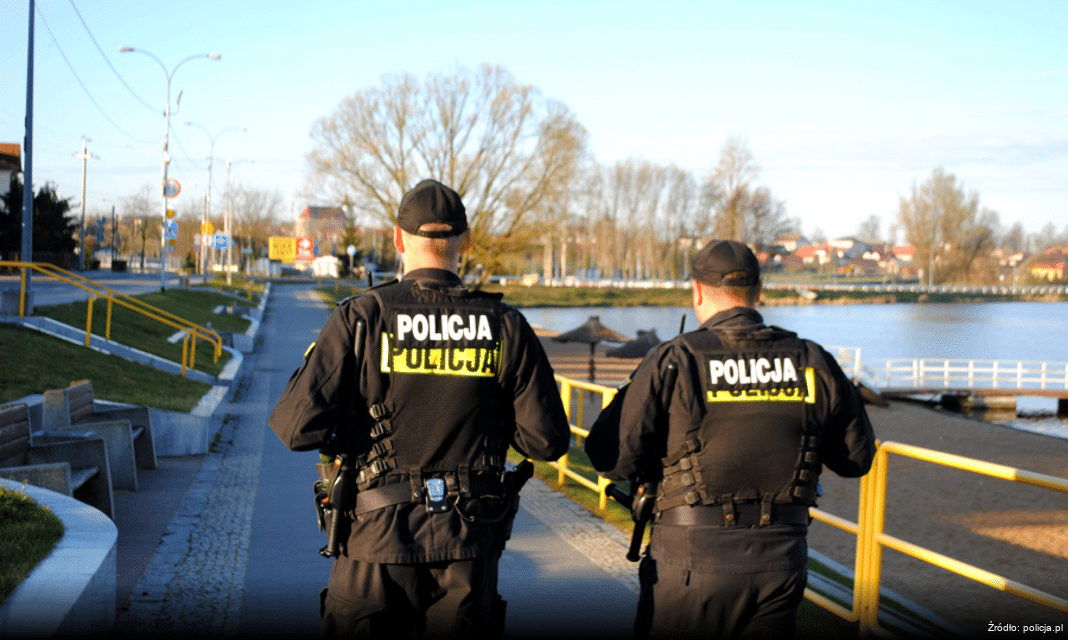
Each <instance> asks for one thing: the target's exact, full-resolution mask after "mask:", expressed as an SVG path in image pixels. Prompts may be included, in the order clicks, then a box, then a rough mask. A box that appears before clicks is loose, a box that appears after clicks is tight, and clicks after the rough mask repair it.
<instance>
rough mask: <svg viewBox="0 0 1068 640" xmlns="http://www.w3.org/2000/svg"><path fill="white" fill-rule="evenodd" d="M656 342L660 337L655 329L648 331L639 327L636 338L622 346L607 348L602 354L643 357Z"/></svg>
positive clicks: (620, 356) (612, 356)
mask: <svg viewBox="0 0 1068 640" xmlns="http://www.w3.org/2000/svg"><path fill="white" fill-rule="evenodd" d="M658 344H660V337H659V336H657V335H656V329H650V330H648V331H642V330H641V329H639V330H638V337H637V338H635V339H634V340H631V341H630V342H628V343H626V344H625V345H623V346H622V347H616V348H615V349H609V350H608V351H605V352H604V354H605V355H606V356H608V357H609V358H644V357H645V354H647V353H649V350H650V349H652V348H653V347H655V346H656V345H658Z"/></svg>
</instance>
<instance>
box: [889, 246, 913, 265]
mask: <svg viewBox="0 0 1068 640" xmlns="http://www.w3.org/2000/svg"><path fill="white" fill-rule="evenodd" d="M891 251H892V252H893V254H894V257H895V258H897V259H898V260H901V261H903V262H907V263H909V264H912V262H913V259H914V258H915V257H916V245H912V244H899V245H897V246H895V247H893V248H892V249H891Z"/></svg>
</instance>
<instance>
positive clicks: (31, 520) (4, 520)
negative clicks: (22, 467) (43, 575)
mask: <svg viewBox="0 0 1068 640" xmlns="http://www.w3.org/2000/svg"><path fill="white" fill-rule="evenodd" d="M61 537H63V523H62V522H60V521H59V518H57V517H56V516H55V514H53V513H52V512H51V511H50V510H49V509H48V508H47V507H42V506H39V505H38V504H37V503H36V502H35V501H34V500H33V498H31V497H29V496H27V495H26V494H24V493H22V492H21V491H13V490H10V489H7V488H6V487H0V603H3V602H4V600H6V599H7V597H8V596H9V595H11V592H12V591H14V590H15V587H16V586H18V584H19V582H21V581H22V579H23V578H25V577H26V576H27V575H29V573H30V572H31V571H33V568H34V567H36V566H37V564H38V563H39V562H40V561H41V560H43V559H44V558H46V557H47V556H48V554H49V553H51V552H52V547H54V546H55V544H56V542H58V541H59V539H60V538H61Z"/></svg>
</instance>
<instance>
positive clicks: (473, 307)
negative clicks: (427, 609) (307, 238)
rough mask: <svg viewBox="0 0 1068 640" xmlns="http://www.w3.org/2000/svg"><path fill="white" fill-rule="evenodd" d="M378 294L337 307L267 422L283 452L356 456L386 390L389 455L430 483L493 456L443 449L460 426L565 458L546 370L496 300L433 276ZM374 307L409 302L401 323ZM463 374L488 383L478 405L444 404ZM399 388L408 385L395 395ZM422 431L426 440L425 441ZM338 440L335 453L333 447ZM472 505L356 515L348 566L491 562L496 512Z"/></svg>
mask: <svg viewBox="0 0 1068 640" xmlns="http://www.w3.org/2000/svg"><path fill="white" fill-rule="evenodd" d="M396 287H400V288H402V289H400V290H397V289H395V288H396ZM376 290H378V291H379V292H380V295H379V296H375V295H368V294H364V295H360V296H356V297H354V298H350V299H348V300H345V301H342V302H341V303H340V304H339V305H338V307H337V308H336V309H335V310H334V312H333V313H332V314H331V316H330V317H329V319H328V320H327V322H326V324H325V325H324V327H323V329H322V331H321V332H320V334H319V337H318V340H317V341H316V342H315V344H314V345H313V347H312V348H311V349H310V352H309V353H308V354H307V355H306V359H305V362H304V364H303V365H302V366H301V367H300V368H299V369H297V371H296V372H295V373H294V374H293V376H292V378H290V380H289V383H288V385H287V386H286V389H285V390H284V391H283V393H282V396H281V398H280V399H279V401H278V404H277V405H276V406H275V408H274V411H273V412H272V413H271V416H270V419H269V424H270V426H271V429H273V430H274V432H275V433H276V434H277V435H278V437H279V438H280V439H281V440H282V442H283V443H284V444H285V445H286V446H287V447H288V448H290V449H292V450H295V451H307V450H313V449H320V448H323V447H326V446H327V445H328V444H330V445H332V446H336V443H337V442H340V443H341V445H340V446H341V447H343V448H346V449H347V450H349V451H350V452H353V453H360V452H359V451H352V449H353V447H357V448H358V447H360V446H364V445H365V444H366V443H367V442H368V438H367V436H366V433H367V432H368V431H369V430H371V429H373V428H374V427H375V425H376V424H377V423H376V422H375V421H374V420H373V419H372V418H371V417H370V416H369V407H371V406H373V405H375V404H377V403H382V402H383V401H385V400H389V398H391V397H392V396H389V395H388V392H389V386H390V384H391V380H392V384H394V385H397V387H398V389H405V391H404V394H405V397H404V398H395V399H394V400H395V402H387V404H388V405H390V408H391V409H393V410H394V411H397V412H398V413H399V414H400V415H395V416H393V417H392V419H393V420H394V422H395V424H394V425H393V429H394V430H395V431H397V432H403V434H404V436H403V437H401V436H400V435H397V434H395V435H397V437H396V439H395V442H394V443H393V444H395V446H396V447H397V448H398V449H400V448H404V450H403V451H396V452H390V453H389V455H392V456H397V457H402V458H404V459H407V460H409V461H411V460H415V461H420V462H419V464H425V465H426V466H427V467H429V468H428V470H427V474H428V475H430V474H431V472H432V471H433V470H434V469H441V468H442V467H441V465H442V464H443V463H442V462H441V461H443V460H452V461H455V460H458V459H459V460H464V459H465V456H467V459H470V458H472V457H474V456H476V455H477V456H481V455H483V454H488V453H492V452H486V451H475V450H474V449H476V448H478V447H482V448H485V447H484V446H483V444H484V443H483V444H479V445H478V447H476V446H474V444H473V443H472V442H471V441H467V442H462V443H457V442H452V441H451V440H450V437H451V436H452V434H453V433H459V432H460V431H462V428H461V427H462V424H471V423H478V424H480V425H487V424H488V425H491V427H490V428H491V430H492V431H493V435H494V436H496V437H498V438H499V439H500V443H499V444H500V451H503V450H504V447H506V446H507V445H511V446H513V447H514V448H515V449H516V450H518V451H519V452H520V453H522V454H523V455H525V456H527V457H530V458H534V459H537V460H555V459H556V458H558V457H560V456H561V455H562V454H563V453H564V452H566V451H567V448H568V446H569V441H570V432H569V429H568V425H567V418H566V415H565V413H564V409H563V405H562V403H561V399H560V394H559V391H558V390H557V387H556V382H555V380H554V377H553V371H552V367H551V366H550V364H549V362H548V359H547V358H546V355H545V352H544V350H543V349H542V346H541V343H540V342H539V340H538V338H537V337H536V336H535V334H534V331H533V330H532V329H531V327H530V325H529V324H527V322H526V320H525V319H524V318H523V316H522V315H521V314H520V313H519V312H518V311H516V310H515V309H514V308H512V307H509V306H508V305H505V304H503V303H501V302H500V301H499V298H494V297H491V296H490V295H489V294H481V293H477V292H471V291H468V290H467V289H465V288H463V286H462V282H461V280H460V279H459V277H458V276H457V275H456V274H454V273H452V272H450V271H446V270H440V269H418V270H413V271H411V272H409V273H407V274H405V276H404V278H403V280H401V281H399V282H394V283H388V284H386V285H380V287H376ZM385 294H390V295H388V296H387V295H385ZM380 299H392V300H398V299H400V300H404V301H406V302H407V303H408V304H406V305H405V307H406V309H407V310H406V312H405V313H404V314H403V315H404V319H402V320H400V321H398V319H397V318H398V316H399V315H401V314H399V313H398V312H397V310H396V309H394V310H388V309H382V308H381V306H380V303H379V300H380ZM476 312H477V313H476ZM359 320H363V322H364V323H366V327H367V330H366V339H365V344H364V352H363V358H362V361H361V362H356V356H355V344H354V341H355V333H356V326H357V321H359ZM399 322H403V325H402V326H401V327H400V330H398V326H397V324H398V323H399ZM399 334H406V335H399ZM465 334H466V337H467V338H470V339H471V340H475V341H476V342H477V344H479V345H480V346H478V347H470V345H471V344H474V343H473V342H471V340H468V341H467V342H466V343H465V344H467V345H468V347H470V348H467V349H466V350H465V349H461V348H459V347H456V344H454V342H455V340H454V342H450V340H452V339H459V340H460V341H463V340H464V335H465ZM413 336H414V337H413ZM400 338H405V339H409V340H414V339H419V338H421V339H423V340H428V341H430V342H428V344H430V345H431V348H429V349H420V348H419V346H418V345H414V346H413V345H412V343H410V342H409V343H405V344H408V345H409V347H405V348H400V347H398V345H400V344H401V342H400V341H399V339H400ZM435 338H436V340H434V339H435ZM384 341H385V342H389V343H390V344H383V342H384ZM453 347H456V348H453ZM428 354H429V355H428ZM464 354H467V355H466V356H465V355H464ZM472 354H473V355H472ZM465 357H466V359H465ZM465 366H466V367H467V368H468V369H467V370H469V371H472V372H473V373H474V372H477V371H483V372H485V371H488V372H489V373H490V374H491V375H490V376H489V379H490V381H489V382H481V383H479V384H482V385H489V386H479V387H477V389H478V390H479V394H480V396H479V397H465V396H464V394H457V393H451V392H450V390H451V389H452V388H454V386H455V385H461V386H455V388H459V389H470V388H471V387H470V385H471V384H472V383H471V382H470V378H466V379H461V378H460V377H449V376H450V375H452V376H461V375H464V373H465V371H464V370H462V368H463V367H465ZM457 369H461V370H457ZM391 376H392V377H391ZM398 376H406V378H405V379H404V380H403V381H401V382H403V384H399V383H398V381H399V380H400V378H399V377H398ZM482 380H483V381H485V380H486V378H482ZM450 381H452V382H450ZM465 384H466V385H469V386H462V385H465ZM450 385H452V386H450ZM487 389H488V391H487ZM398 407H403V409H399V408H398ZM465 421H466V422H465ZM401 423H402V424H401ZM483 428H485V427H483ZM423 430H425V433H431V432H432V433H433V434H434V437H433V438H430V437H426V438H423V437H422V433H424V431H423ZM335 431H336V433H337V441H334V440H332V436H333V434H334V433H335ZM424 440H425V441H431V440H432V441H434V442H437V445H436V448H434V449H433V450H431V449H430V446H429V445H426V446H424V445H422V444H421V443H422V442H423V441H424ZM360 443H363V444H360ZM458 447H459V448H462V449H464V450H461V451H457V450H456V449H457V448H458ZM471 462H473V463H474V464H475V465H476V466H477V464H478V460H471ZM499 463H503V460H500V462H499ZM450 464H451V463H450ZM404 471H405V469H403V468H402V469H396V470H393V471H391V472H390V473H386V474H384V475H382V476H381V477H380V478H377V479H376V480H374V481H373V482H372V483H371V484H372V485H382V484H389V483H391V482H392V483H396V484H400V483H409V482H410V477H409V476H408V475H404V473H402V472H404ZM492 492H493V491H491V493H492ZM497 493H499V491H498V492H497ZM357 495H359V494H357ZM479 505H480V502H479V500H471V501H468V504H466V505H465V510H466V513H461V510H460V509H450V510H449V511H448V512H445V513H429V512H428V509H427V508H426V505H425V504H423V503H420V502H414V501H413V502H410V503H404V504H395V505H390V506H387V507H385V508H381V509H378V510H375V511H372V512H370V513H366V514H363V515H361V516H360V517H358V518H357V519H356V520H355V521H354V522H353V524H352V528H351V533H350V535H349V537H348V544H347V551H346V556H347V557H348V558H349V559H350V560H356V561H362V562H375V563H400V564H418V563H426V562H436V561H441V560H463V559H469V558H473V557H476V556H480V555H485V554H489V553H496V552H497V551H498V550H499V549H500V548H501V544H502V540H501V539H500V538H501V535H502V533H501V532H500V528H501V527H499V526H497V525H496V524H495V523H494V522H493V520H494V516H495V514H497V513H499V511H500V509H499V508H498V509H497V510H496V512H495V511H493V509H490V510H489V511H488V512H487V511H485V509H483V510H482V511H480V509H481V507H480V506H479Z"/></svg>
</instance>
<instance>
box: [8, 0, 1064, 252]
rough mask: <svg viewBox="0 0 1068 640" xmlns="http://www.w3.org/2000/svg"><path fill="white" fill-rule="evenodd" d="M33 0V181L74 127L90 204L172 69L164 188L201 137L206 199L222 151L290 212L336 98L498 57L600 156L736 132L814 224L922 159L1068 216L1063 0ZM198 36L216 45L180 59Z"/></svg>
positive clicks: (696, 167)
mask: <svg viewBox="0 0 1068 640" xmlns="http://www.w3.org/2000/svg"><path fill="white" fill-rule="evenodd" d="M36 5H37V8H38V11H37V16H36V19H35V26H34V29H35V35H34V39H35V48H34V50H35V53H34V73H33V77H34V81H33V84H34V93H33V95H34V129H33V141H34V145H33V182H34V184H35V185H37V186H39V185H41V184H42V183H44V182H45V181H48V182H53V183H55V184H56V186H57V188H58V191H59V194H60V196H61V197H69V198H71V202H72V203H73V204H74V208H75V211H79V210H80V209H79V208H80V203H81V179H82V165H83V161H82V160H81V159H79V158H76V157H75V154H79V153H80V152H81V147H82V137H83V136H84V137H86V138H88V139H89V142H88V143H87V149H88V151H89V153H90V154H92V155H93V157H92V158H91V159H89V160H87V161H86V162H85V164H86V197H85V201H86V208H87V210H88V212H89V213H90V214H94V213H97V214H100V213H104V212H110V210H111V207H112V206H113V205H114V206H116V207H118V209H119V211H120V212H121V209H122V201H123V200H124V199H125V198H127V197H128V196H130V195H132V194H134V193H136V192H138V191H139V190H140V189H142V188H143V187H146V186H148V187H150V188H151V189H152V192H153V194H154V195H153V198H155V197H156V195H155V194H156V193H157V191H158V185H159V180H160V161H161V157H160V156H161V149H162V143H163V133H164V132H163V130H164V118H163V110H164V109H163V107H164V105H165V104H166V100H167V98H166V92H167V79H166V78H167V74H168V73H172V81H171V100H172V103H171V104H172V112H173V114H172V120H171V130H172V135H171V146H170V149H171V157H172V161H171V164H170V168H169V176H170V177H171V178H174V179H177V180H178V181H179V182H180V183H181V185H182V192H181V194H180V195H179V196H178V197H177V198H175V199H174V202H175V203H176V205H177V206H178V207H180V208H183V209H184V208H191V207H194V206H197V204H196V203H199V202H201V199H202V197H203V194H204V192H205V191H206V188H207V185H208V181H209V180H208V162H207V158H208V156H209V153H210V150H211V138H212V137H213V136H214V139H215V143H214V157H215V161H214V163H213V166H212V178H211V183H212V185H213V186H212V189H213V191H212V200H213V203H215V204H214V206H213V209H216V210H218V204H219V203H221V202H222V193H223V190H224V189H225V186H226V161H227V159H232V160H233V164H232V168H231V176H232V179H233V184H235V185H238V186H241V187H247V188H255V189H266V190H272V191H273V190H277V191H278V192H279V193H280V194H281V196H282V198H283V203H284V214H283V216H284V217H285V218H287V219H290V218H293V217H295V215H296V214H298V213H299V212H300V211H301V210H302V209H303V208H304V207H306V206H308V205H309V204H330V203H329V202H323V201H321V200H320V198H318V197H317V194H315V193H307V188H306V185H307V173H308V169H307V163H306V160H305V156H306V155H307V153H308V152H309V151H310V150H311V149H312V148H313V141H312V139H311V137H310V133H311V130H312V126H313V124H314V123H315V122H316V121H317V120H319V119H320V118H324V117H327V116H329V115H330V114H332V113H333V112H334V111H335V110H336V109H337V107H338V105H339V103H340V102H341V101H342V100H343V99H344V98H345V97H347V96H349V95H352V94H353V93H355V92H356V91H358V90H361V89H367V88H372V87H377V86H381V84H382V81H383V78H385V77H388V76H392V75H397V74H403V73H411V74H414V75H415V76H416V77H418V78H425V77H426V76H427V75H428V74H433V73H443V72H449V71H451V70H454V69H456V68H457V67H469V68H473V67H476V66H478V65H481V64H483V63H490V64H496V65H501V66H502V67H504V68H505V69H507V70H508V71H510V72H511V73H512V74H513V75H514V76H515V78H516V79H517V80H518V81H519V82H522V83H524V84H530V85H533V86H535V87H537V88H538V89H539V90H540V91H541V92H542V94H543V95H544V96H546V97H548V98H551V99H554V100H557V101H560V102H562V103H564V104H565V105H567V106H568V107H569V108H570V109H571V111H572V112H573V113H574V115H575V116H576V118H577V120H578V121H579V122H580V123H581V124H582V125H583V126H584V127H585V128H586V129H587V130H588V132H589V150H590V152H591V154H592V156H593V157H594V159H596V160H597V161H598V162H600V163H601V164H605V165H610V164H612V163H615V162H617V161H621V160H626V159H639V160H649V161H652V162H655V163H658V164H663V165H669V164H673V165H676V166H678V167H681V168H683V169H687V170H690V171H692V172H694V175H695V176H696V177H697V178H698V179H699V180H700V179H703V178H704V177H705V176H707V175H708V174H709V173H710V172H711V171H712V169H713V168H714V166H715V164H716V162H717V160H718V158H719V154H720V151H721V149H722V148H723V146H724V144H725V143H726V142H727V140H728V139H731V138H737V139H741V140H742V141H744V143H745V144H746V146H747V147H748V149H749V151H750V152H751V153H752V155H753V158H754V160H755V163H756V165H757V166H758V168H759V170H760V173H759V183H760V184H762V185H765V186H767V187H768V188H769V189H770V190H771V192H772V194H773V195H774V197H775V198H776V199H778V200H781V201H783V203H784V204H785V208H786V214H787V215H788V216H789V217H791V218H798V219H800V221H801V228H802V231H803V232H804V233H806V234H808V235H813V234H817V233H822V234H824V235H826V236H828V237H836V236H846V235H854V234H855V233H856V231H857V229H858V227H859V226H860V223H861V222H862V221H864V220H865V219H867V218H869V217H870V216H873V215H874V216H878V217H879V218H880V220H881V222H882V227H881V231H882V232H883V235H884V238H885V237H886V236H888V235H889V232H890V227H891V225H892V224H894V223H895V221H896V218H897V211H898V206H899V203H900V200H901V198H902V197H907V196H908V195H909V194H910V192H911V190H912V188H913V186H914V185H915V184H918V183H922V182H924V181H925V180H927V179H928V178H929V177H930V176H931V174H932V172H933V171H934V169H936V168H938V167H941V168H943V169H944V170H945V171H947V172H949V173H952V174H954V175H955V176H956V177H957V179H958V181H959V182H960V183H961V184H962V185H963V187H964V188H965V190H967V191H969V192H972V191H974V192H976V193H977V194H978V195H979V201H980V204H981V206H983V207H985V208H989V209H992V210H994V211H996V212H997V213H998V215H999V217H1000V220H1001V224H1002V225H1003V227H1005V228H1007V227H1009V226H1011V225H1012V224H1014V223H1016V222H1020V223H1021V224H1022V225H1023V227H1024V230H1025V231H1026V232H1028V233H1037V232H1038V231H1039V230H1040V229H1041V228H1042V227H1043V226H1044V225H1046V224H1047V223H1053V224H1054V225H1055V226H1056V229H1057V230H1058V231H1061V230H1068V37H1066V36H1065V34H1066V33H1068V3H1065V2H1063V1H1062V0H1054V1H1050V2H1044V1H1029V0H1022V1H1017V2H999V3H994V2H984V1H981V0H971V1H967V2H955V1H953V2H951V1H948V0H947V1H941V2H929V1H923V2H912V1H908V0H904V1H896V2H882V1H875V0H873V1H872V2H830V1H826V2H760V1H754V2H735V3H726V2H711V1H706V2H696V1H695V2H689V1H671V0H658V1H656V2H627V1H625V0H614V1H611V2H592V1H584V0H570V1H566V2H559V1H556V0H541V1H539V2H537V3H534V2H500V1H497V2H490V1H487V2H464V1H462V0H455V1H453V2H424V1H422V0H410V1H407V2H404V3H386V2H382V3H376V2H358V1H357V2H354V1H346V2H340V1H339V2H332V1H331V2H327V1H318V0H308V2H304V3H294V2H291V1H287V2H280V1H278V0H256V1H247V0H215V1H213V2H207V1H202V0H174V1H170V2H165V3H164V2H154V1H153V2H149V1H144V0H136V1H135V0H38V1H37V2H36ZM28 26H29V2H28V0H0V142H21V141H22V140H23V136H24V115H25V112H26V75H27V37H28V31H29V29H28ZM121 46H130V47H134V48H136V49H139V50H143V51H147V52H150V53H151V54H152V55H154V56H155V57H156V58H158V59H159V60H160V61H162V66H161V64H160V62H157V61H156V60H154V59H153V58H152V57H150V56H149V55H144V54H142V53H140V52H129V53H120V52H119V47H121ZM207 53H218V54H220V56H221V59H220V60H217V61H216V60H211V59H208V58H206V57H198V58H194V59H191V60H187V61H186V59H187V58H189V57H190V56H194V55H195V56H203V55H204V54H207ZM176 65H177V66H176ZM120 78H121V79H120ZM179 92H181V101H180V103H179V106H178V108H177V111H176V112H174V100H176V99H177V97H178V94H179ZM185 122H193V123H196V125H193V126H190V125H185V124H184V123H185ZM240 128H244V129H245V131H244V132H241V131H240V130H239V129H240ZM897 240H898V241H902V240H903V234H901V232H899V235H898V237H897Z"/></svg>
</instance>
